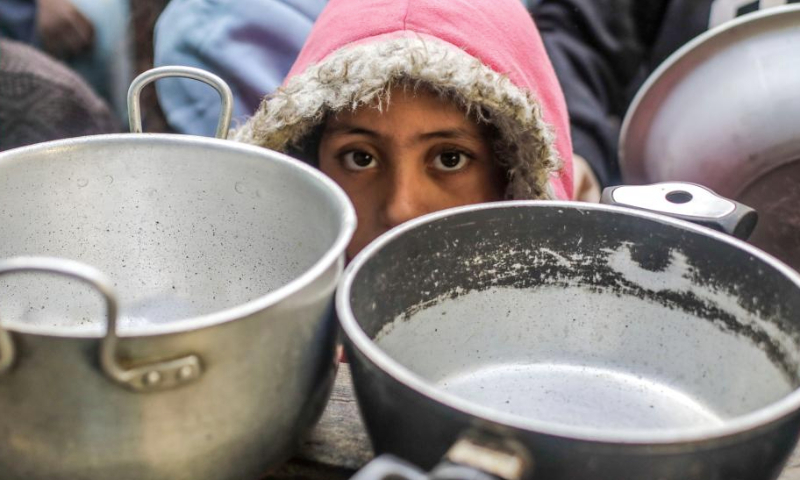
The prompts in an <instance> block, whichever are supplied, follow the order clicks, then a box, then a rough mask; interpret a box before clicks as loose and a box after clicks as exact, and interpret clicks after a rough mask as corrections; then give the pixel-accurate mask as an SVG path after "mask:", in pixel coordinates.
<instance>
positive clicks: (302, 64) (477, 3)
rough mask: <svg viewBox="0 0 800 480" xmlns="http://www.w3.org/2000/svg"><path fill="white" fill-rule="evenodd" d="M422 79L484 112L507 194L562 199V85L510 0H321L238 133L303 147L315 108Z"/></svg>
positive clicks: (377, 95) (565, 176)
mask: <svg viewBox="0 0 800 480" xmlns="http://www.w3.org/2000/svg"><path fill="white" fill-rule="evenodd" d="M401 82H402V83H405V84H409V83H410V84H412V85H413V86H424V87H426V88H429V89H431V90H433V91H435V92H439V93H441V94H443V95H447V96H448V97H449V98H452V99H454V100H455V101H457V102H458V103H460V104H461V106H462V107H463V108H464V109H465V110H466V111H469V112H472V113H473V114H475V115H477V116H478V117H479V118H481V119H485V120H488V121H490V122H491V123H492V124H493V125H494V126H495V127H496V128H497V130H498V132H499V133H500V135H499V137H500V139H499V140H498V141H497V144H496V145H495V146H494V147H495V156H496V158H497V159H498V161H499V162H501V164H502V165H503V166H504V167H505V168H506V169H507V170H508V172H509V175H510V183H509V191H508V196H509V197H510V198H514V199H555V198H558V199H571V198H572V146H571V143H570V137H569V124H568V118H567V112H566V106H565V103H564V98H563V94H562V92H561V89H560V87H559V85H558V82H557V80H556V77H555V73H554V71H553V68H552V65H551V64H550V61H549V59H548V57H547V54H546V53H545V49H544V46H543V44H542V41H541V38H540V36H539V33H538V30H537V29H536V26H535V25H534V23H533V21H532V20H531V18H530V17H529V15H528V13H527V12H526V11H525V9H524V8H523V6H522V5H521V3H520V1H519V0H331V2H330V3H329V4H328V6H327V7H326V8H325V10H324V11H323V12H322V14H321V15H320V17H319V18H318V20H317V23H316V24H315V26H314V29H313V30H312V32H311V35H310V37H309V38H308V40H307V41H306V44H305V46H304V47H303V50H302V51H301V52H300V56H299V57H298V59H297V61H296V62H295V64H294V66H293V67H292V70H291V71H290V72H289V75H288V76H287V79H286V81H285V82H284V85H283V86H282V87H281V88H279V89H278V90H277V91H276V92H275V93H273V94H272V95H269V96H268V97H267V98H265V100H264V101H263V102H262V103H261V106H260V107H259V109H258V111H257V112H256V114H255V115H254V116H253V117H251V118H250V119H249V120H248V122H247V123H246V124H245V125H243V126H242V127H241V128H240V129H239V130H238V131H236V132H235V135H234V138H235V139H236V140H239V141H242V142H246V143H252V144H256V145H261V146H264V147H267V148H271V149H274V150H278V151H293V150H302V145H301V144H302V143H303V142H306V141H308V137H309V136H310V135H311V134H312V133H313V132H314V130H315V127H317V126H319V125H320V124H321V123H322V122H323V121H324V120H325V117H326V116H327V115H328V114H330V113H332V112H338V111H342V110H345V109H355V108H358V107H359V106H361V105H365V104H372V103H375V102H378V103H380V102H383V101H386V100H387V94H388V93H387V92H388V91H389V89H390V87H391V86H392V85H395V84H397V83H401Z"/></svg>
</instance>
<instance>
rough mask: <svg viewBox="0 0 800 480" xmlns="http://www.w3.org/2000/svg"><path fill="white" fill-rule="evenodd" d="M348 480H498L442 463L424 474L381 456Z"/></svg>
mask: <svg viewBox="0 0 800 480" xmlns="http://www.w3.org/2000/svg"><path fill="white" fill-rule="evenodd" d="M350 480H499V479H498V477H495V476H494V475H490V474H488V473H484V472H481V471H480V470H477V469H475V468H472V467H468V466H465V465H456V464H453V463H450V462H447V461H445V462H442V463H440V464H439V465H437V466H436V468H434V469H433V470H432V471H431V472H430V473H425V472H423V471H422V470H420V469H419V468H417V467H415V466H413V465H411V464H410V463H408V462H406V461H404V460H401V459H399V458H397V457H395V456H394V455H389V454H383V455H381V456H379V457H377V458H375V459H374V460H372V461H371V462H369V463H368V464H367V465H366V466H364V468H362V469H361V470H359V471H358V473H356V474H355V475H354V476H352V477H350Z"/></svg>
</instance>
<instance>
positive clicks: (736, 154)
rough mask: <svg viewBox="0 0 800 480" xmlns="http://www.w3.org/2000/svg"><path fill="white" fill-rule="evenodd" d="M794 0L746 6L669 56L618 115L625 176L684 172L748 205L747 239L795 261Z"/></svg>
mask: <svg viewBox="0 0 800 480" xmlns="http://www.w3.org/2000/svg"><path fill="white" fill-rule="evenodd" d="M798 86H800V5H787V6H784V7H776V8H774V9H768V10H764V11H761V12H758V13H753V14H748V15H745V16H743V17H741V18H739V19H737V20H734V21H731V22H728V23H726V24H724V25H722V26H720V27H718V28H715V29H713V30H710V31H708V32H707V33H705V34H704V35H701V36H699V37H698V38H696V39H695V40H693V41H691V42H689V43H688V44H686V45H685V46H684V47H683V48H681V49H680V50H678V51H677V52H675V53H674V54H673V55H672V56H670V57H669V58H668V59H667V60H666V61H665V62H664V63H663V64H662V65H661V66H660V67H659V68H658V69H657V70H656V71H655V72H654V73H653V74H652V75H651V76H650V78H648V80H647V82H645V84H644V85H643V86H642V87H641V89H640V90H639V92H638V93H637V95H636V97H635V99H634V100H633V102H632V104H631V106H630V108H629V110H628V113H627V115H626V116H625V120H624V122H623V125H622V132H621V137H620V145H619V149H620V151H619V157H620V168H621V170H622V176H623V180H624V181H625V182H626V183H633V184H638V183H654V182H664V181H687V182H694V183H699V184H702V185H705V186H707V187H709V188H711V189H713V190H715V191H717V192H718V193H720V194H721V195H724V196H726V197H728V198H732V199H735V200H738V201H740V202H743V203H745V204H747V205H750V206H752V207H754V208H755V209H756V210H757V211H758V212H759V215H760V221H759V226H758V228H757V229H756V231H755V232H754V234H753V236H752V237H751V239H750V242H751V243H752V244H754V245H756V246H758V247H759V248H762V249H764V250H765V251H767V252H769V253H771V254H773V255H775V256H776V257H778V258H779V259H781V260H783V261H784V262H786V263H787V264H789V265H790V266H792V267H793V268H795V269H800V208H798V206H800V95H798V88H800V87H798Z"/></svg>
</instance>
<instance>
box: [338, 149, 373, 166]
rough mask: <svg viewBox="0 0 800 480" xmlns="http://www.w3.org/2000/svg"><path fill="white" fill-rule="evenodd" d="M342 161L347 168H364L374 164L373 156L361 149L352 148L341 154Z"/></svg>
mask: <svg viewBox="0 0 800 480" xmlns="http://www.w3.org/2000/svg"><path fill="white" fill-rule="evenodd" d="M342 163H343V165H344V167H345V168H347V169H348V170H366V169H368V168H373V167H374V166H376V162H375V157H373V156H372V155H370V154H369V153H367V152H364V151H361V150H353V151H351V152H347V153H345V154H344V155H343V156H342Z"/></svg>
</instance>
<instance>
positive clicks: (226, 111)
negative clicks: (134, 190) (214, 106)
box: [128, 66, 233, 140]
mask: <svg viewBox="0 0 800 480" xmlns="http://www.w3.org/2000/svg"><path fill="white" fill-rule="evenodd" d="M167 77H183V78H191V79H192V80H198V81H201V82H203V83H205V84H207V85H211V86H212V87H214V89H215V90H216V91H217V92H218V93H219V98H220V101H221V102H222V108H221V109H220V113H219V121H218V122H217V131H216V137H217V138H221V139H223V140H224V139H226V138H228V129H230V126H231V117H232V116H233V93H231V89H230V87H228V84H227V83H225V81H224V80H223V79H221V78H219V77H218V76H216V75H214V74H213V73H210V72H206V71H205V70H201V69H199V68H194V67H179V66H165V67H157V68H152V69H150V70H147V71H146V72H144V73H142V74H140V75H139V76H138V77H136V78H134V79H133V82H131V86H130V88H128V122H129V123H130V129H131V133H142V112H141V109H140V105H139V95H140V94H141V93H142V89H143V88H144V87H145V86H146V85H148V84H150V83H151V82H155V81H156V80H159V79H161V78H167Z"/></svg>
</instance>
